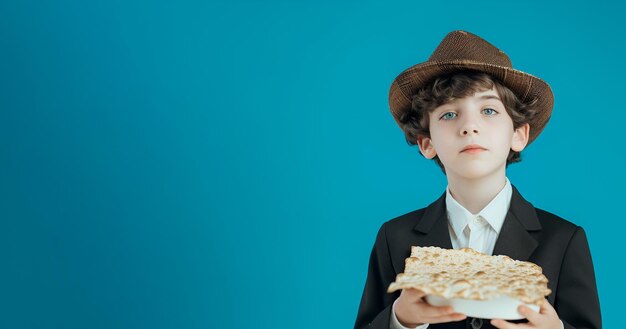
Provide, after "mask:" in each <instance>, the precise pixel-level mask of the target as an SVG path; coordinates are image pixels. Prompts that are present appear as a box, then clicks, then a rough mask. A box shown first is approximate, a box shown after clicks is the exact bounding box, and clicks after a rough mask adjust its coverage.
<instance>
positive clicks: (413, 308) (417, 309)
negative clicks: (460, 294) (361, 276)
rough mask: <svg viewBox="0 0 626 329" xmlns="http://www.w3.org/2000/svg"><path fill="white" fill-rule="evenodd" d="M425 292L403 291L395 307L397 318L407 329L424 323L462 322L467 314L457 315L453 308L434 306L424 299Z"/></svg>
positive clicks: (415, 290)
mask: <svg viewBox="0 0 626 329" xmlns="http://www.w3.org/2000/svg"><path fill="white" fill-rule="evenodd" d="M424 296H426V294H424V292H422V291H421V290H417V289H410V288H408V289H402V292H401V293H400V297H398V302H397V304H396V306H395V310H396V317H397V318H398V321H400V324H402V325H403V326H405V327H417V326H418V325H422V324H424V323H442V322H452V321H461V320H464V319H465V314H461V313H455V312H454V310H453V309H452V306H432V305H430V304H428V303H427V302H426V301H425V300H424V299H423V298H424Z"/></svg>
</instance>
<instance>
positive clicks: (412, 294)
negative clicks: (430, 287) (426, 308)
mask: <svg viewBox="0 0 626 329" xmlns="http://www.w3.org/2000/svg"><path fill="white" fill-rule="evenodd" d="M401 294H402V295H405V297H406V298H407V299H408V300H411V301H416V300H420V299H422V298H423V297H424V296H426V294H425V293H424V292H423V291H421V290H418V289H413V288H407V289H402V293H401Z"/></svg>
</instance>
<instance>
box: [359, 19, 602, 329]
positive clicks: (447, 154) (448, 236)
mask: <svg viewBox="0 0 626 329" xmlns="http://www.w3.org/2000/svg"><path fill="white" fill-rule="evenodd" d="M389 104H390V107H391V112H392V114H393V116H394V119H395V120H396V122H397V123H398V125H399V126H400V127H401V128H402V129H403V131H404V133H405V136H406V139H407V142H408V143H410V144H412V145H418V147H419V150H420V152H421V153H422V155H423V156H424V157H426V158H428V159H434V160H435V161H436V162H437V164H438V165H439V166H440V167H441V169H442V170H443V172H444V174H445V175H446V178H447V180H448V187H447V188H446V192H445V193H444V194H443V195H442V196H441V197H440V198H439V199H438V200H436V201H435V202H433V203H432V204H430V205H429V206H428V207H426V208H423V209H419V210H416V211H413V212H410V213H408V214H405V215H402V216H400V217H397V218H395V219H392V220H390V221H388V222H386V223H384V224H383V225H382V227H381V228H380V230H379V232H378V235H377V237H376V242H375V244H374V248H373V250H372V254H371V257H370V261H369V271H368V275H367V281H366V283H365V289H364V292H363V297H362V299H361V305H360V307H359V311H358V315H357V319H356V323H355V328H391V329H394V328H395V329H401V328H459V329H460V328H480V327H482V328H494V327H497V328H507V329H508V328H554V329H559V328H565V329H571V328H601V318H600V305H599V300H598V294H597V289H596V283H595V276H594V270H593V265H592V260H591V254H590V251H589V246H588V243H587V238H586V235H585V232H584V231H583V229H582V228H581V227H579V226H577V225H575V224H572V223H570V222H568V221H566V220H564V219H562V218H560V217H558V216H556V215H554V214H551V213H549V212H546V211H544V210H541V209H538V208H534V207H533V206H532V204H530V203H529V202H528V201H526V200H525V199H524V198H523V197H522V196H521V195H520V193H519V192H518V191H517V189H516V188H515V187H514V186H512V185H511V183H510V182H509V180H508V179H507V177H506V170H505V169H506V167H507V165H508V164H510V163H514V162H517V161H519V160H520V152H521V151H522V150H523V149H524V148H525V147H526V146H527V145H528V144H529V143H531V142H532V141H534V140H535V138H537V136H538V135H539V133H540V132H541V131H542V130H543V128H544V127H545V125H546V124H547V122H548V120H549V118H550V115H551V113H552V105H553V95H552V91H551V90H550V87H549V86H548V85H547V84H546V83H545V82H544V81H543V80H541V79H539V78H536V77H534V76H532V75H530V74H527V73H524V72H521V71H519V70H515V69H513V68H512V65H511V61H510V60H509V58H508V56H507V55H506V54H504V52H502V51H500V50H499V49H498V48H496V47H495V46H493V45H491V44H490V43H488V42H487V41H485V40H483V39H481V38H480V37H478V36H476V35H473V34H471V33H468V32H464V31H453V32H451V33H449V34H448V35H447V36H446V37H445V38H444V39H443V41H442V42H441V43H440V44H439V46H438V47H437V49H435V51H434V53H433V54H432V55H431V57H430V58H429V60H428V61H426V62H424V63H421V64H417V65H415V66H413V67H411V68H409V69H407V70H405V71H404V72H402V73H401V74H400V75H399V76H398V77H397V78H396V79H395V80H394V81H393V83H392V86H391V90H390V92H389ZM411 246H437V247H441V248H448V249H451V248H455V249H456V248H463V247H470V248H473V249H475V250H478V251H480V252H483V253H486V254H490V255H491V254H493V255H508V256H509V257H511V258H513V259H516V260H523V261H530V262H533V263H535V264H537V265H539V266H541V267H542V268H543V273H544V275H545V276H546V277H547V278H548V280H549V283H548V288H550V289H551V290H552V293H551V294H550V295H549V296H548V297H547V299H546V301H544V303H543V304H542V305H541V308H540V311H539V312H534V311H532V310H530V309H528V308H526V307H523V306H522V307H520V308H519V310H518V311H519V312H520V314H521V315H522V316H524V317H525V319H524V320H519V321H504V320H498V319H491V320H488V319H485V320H483V319H474V318H468V317H466V316H465V315H463V314H459V313H455V312H454V310H452V309H451V308H450V307H434V306H431V305H429V304H427V303H426V302H425V300H424V299H423V297H424V294H423V293H422V292H421V291H418V290H415V289H405V290H403V291H402V292H401V293H398V292H396V293H393V294H388V293H387V292H386V291H387V287H388V286H389V284H390V283H391V282H392V281H394V280H395V278H396V275H397V274H398V273H400V272H403V271H404V259H405V258H406V257H408V256H409V254H410V247H411Z"/></svg>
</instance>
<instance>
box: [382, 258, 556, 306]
mask: <svg viewBox="0 0 626 329" xmlns="http://www.w3.org/2000/svg"><path fill="white" fill-rule="evenodd" d="M404 288H415V289H419V290H421V291H423V292H424V293H425V294H427V295H435V296H441V297H444V298H448V299H452V298H463V299H470V300H478V301H482V300H490V299H494V298H497V297H501V296H503V295H504V296H508V297H512V298H516V299H518V300H520V301H522V302H524V303H528V304H534V305H539V304H540V303H541V302H542V301H543V300H544V299H545V296H547V295H549V294H550V292H551V291H550V289H548V279H547V278H546V276H545V275H543V273H542V270H541V267H540V266H538V265H536V264H534V263H531V262H524V261H517V260H513V259H511V258H510V257H508V256H504V255H500V256H489V255H486V254H483V253H480V252H478V251H475V250H473V249H470V248H464V249H442V248H438V247H415V246H414V247H412V248H411V256H410V257H409V258H407V259H406V260H405V268H404V273H400V274H398V275H397V276H396V281H395V282H392V283H391V284H390V285H389V288H388V290H387V292H394V291H397V290H400V289H404Z"/></svg>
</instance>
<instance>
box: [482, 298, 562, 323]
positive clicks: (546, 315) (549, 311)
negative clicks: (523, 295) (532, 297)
mask: <svg viewBox="0 0 626 329" xmlns="http://www.w3.org/2000/svg"><path fill="white" fill-rule="evenodd" d="M518 312H519V313H520V314H521V315H523V316H524V317H526V319H528V323H520V324H515V323H511V322H508V321H504V320H500V319H493V320H491V324H492V325H493V326H495V327H497V328H500V329H514V328H525V329H526V328H537V329H561V328H563V324H562V323H561V319H559V315H558V314H556V310H554V308H553V307H552V305H550V303H549V302H548V301H547V300H544V301H543V303H542V304H541V307H540V309H539V313H537V312H535V311H533V310H531V309H530V308H528V307H526V306H523V305H522V306H520V307H519V308H518Z"/></svg>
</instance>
